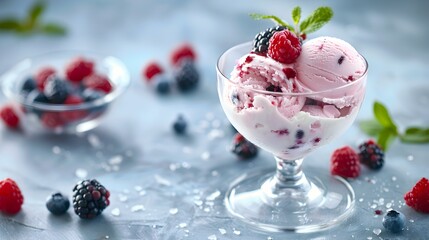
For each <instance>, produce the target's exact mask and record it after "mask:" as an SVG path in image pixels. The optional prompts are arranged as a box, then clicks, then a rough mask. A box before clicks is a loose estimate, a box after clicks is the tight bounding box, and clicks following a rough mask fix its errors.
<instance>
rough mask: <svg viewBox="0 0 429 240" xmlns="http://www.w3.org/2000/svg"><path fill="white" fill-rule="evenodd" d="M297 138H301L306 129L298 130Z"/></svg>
mask: <svg viewBox="0 0 429 240" xmlns="http://www.w3.org/2000/svg"><path fill="white" fill-rule="evenodd" d="M295 137H296V139H301V138H303V137H304V131H302V130H301V129H300V130H298V131H296V135H295Z"/></svg>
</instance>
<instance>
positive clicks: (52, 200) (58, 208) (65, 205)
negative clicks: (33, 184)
mask: <svg viewBox="0 0 429 240" xmlns="http://www.w3.org/2000/svg"><path fill="white" fill-rule="evenodd" d="M46 207H47V208H48V210H49V211H50V212H51V213H52V214H55V215H61V214H64V213H65V212H67V210H68V209H69V207H70V201H69V200H68V198H67V197H65V196H63V195H62V194H61V193H59V192H58V193H54V194H52V195H51V196H49V197H48V200H47V201H46Z"/></svg>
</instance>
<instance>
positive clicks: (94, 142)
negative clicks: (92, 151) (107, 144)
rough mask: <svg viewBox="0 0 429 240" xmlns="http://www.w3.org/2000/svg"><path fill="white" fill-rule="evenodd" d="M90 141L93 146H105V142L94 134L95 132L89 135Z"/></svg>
mask: <svg viewBox="0 0 429 240" xmlns="http://www.w3.org/2000/svg"><path fill="white" fill-rule="evenodd" d="M88 142H89V144H91V146H92V147H93V148H101V147H103V144H102V143H101V141H100V139H99V138H98V137H97V136H96V135H94V134H89V135H88Z"/></svg>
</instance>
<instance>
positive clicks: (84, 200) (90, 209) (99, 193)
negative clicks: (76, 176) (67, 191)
mask: <svg viewBox="0 0 429 240" xmlns="http://www.w3.org/2000/svg"><path fill="white" fill-rule="evenodd" d="M109 197H110V192H109V191H108V190H106V188H105V187H104V186H103V185H101V184H100V183H99V182H98V181H97V180H95V179H92V180H83V181H80V182H78V183H77V184H76V186H75V187H74V188H73V208H74V212H75V213H76V214H77V215H78V216H79V217H80V218H84V219H91V218H94V217H96V216H98V215H100V214H101V213H102V212H103V210H104V209H105V208H106V207H107V206H109V204H110V201H109Z"/></svg>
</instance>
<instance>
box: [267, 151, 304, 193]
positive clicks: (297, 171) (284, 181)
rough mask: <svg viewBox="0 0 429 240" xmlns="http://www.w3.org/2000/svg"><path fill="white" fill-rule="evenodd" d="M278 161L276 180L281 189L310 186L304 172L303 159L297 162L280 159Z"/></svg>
mask: <svg viewBox="0 0 429 240" xmlns="http://www.w3.org/2000/svg"><path fill="white" fill-rule="evenodd" d="M275 159H276V166H277V170H276V175H275V179H276V182H277V184H279V185H280V186H279V187H292V188H295V187H297V186H301V187H304V186H303V185H308V187H310V186H309V182H308V180H307V178H306V177H305V175H304V173H303V172H302V161H303V160H304V159H303V158H300V159H296V160H284V159H281V158H278V157H275Z"/></svg>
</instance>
